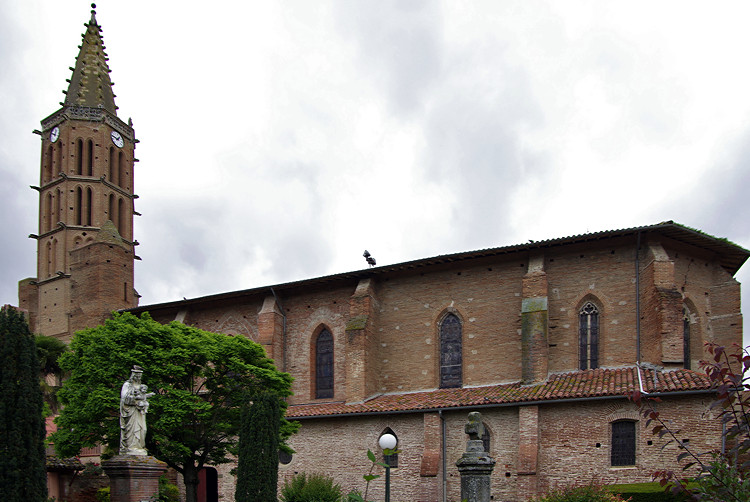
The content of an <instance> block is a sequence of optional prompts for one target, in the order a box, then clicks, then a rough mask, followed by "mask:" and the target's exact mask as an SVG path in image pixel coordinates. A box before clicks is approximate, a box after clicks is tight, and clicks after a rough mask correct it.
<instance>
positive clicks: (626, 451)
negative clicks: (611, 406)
mask: <svg viewBox="0 0 750 502" xmlns="http://www.w3.org/2000/svg"><path fill="white" fill-rule="evenodd" d="M635 424H636V423H635V422H633V421H630V420H621V421H619V422H612V466H613V467H618V466H624V465H635Z"/></svg>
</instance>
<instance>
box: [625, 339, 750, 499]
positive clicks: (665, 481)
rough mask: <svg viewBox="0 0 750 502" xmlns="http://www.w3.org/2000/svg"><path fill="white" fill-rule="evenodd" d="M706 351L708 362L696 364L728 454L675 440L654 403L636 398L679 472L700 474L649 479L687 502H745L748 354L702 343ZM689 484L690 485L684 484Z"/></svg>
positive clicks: (662, 473)
mask: <svg viewBox="0 0 750 502" xmlns="http://www.w3.org/2000/svg"><path fill="white" fill-rule="evenodd" d="M706 350H707V351H708V353H709V354H710V355H711V359H712V360H709V361H701V368H702V369H703V370H704V371H705V372H706V374H707V375H708V378H709V380H710V381H711V383H712V384H713V387H714V388H715V390H716V398H715V399H714V401H713V403H712V404H711V408H712V409H713V410H715V411H716V412H717V414H718V417H719V419H720V420H721V423H722V424H723V439H724V442H725V444H726V445H727V446H728V447H729V449H728V450H727V451H725V452H717V451H710V452H697V451H695V450H693V449H692V448H691V447H690V446H689V444H688V443H685V442H683V441H680V440H679V439H678V438H677V434H678V433H680V431H679V430H674V429H673V428H672V427H671V425H670V423H669V421H668V420H666V419H665V418H663V417H662V416H661V414H660V412H658V411H657V410H656V409H655V407H654V404H655V403H658V402H659V401H660V400H659V398H649V397H647V396H642V395H641V394H640V393H638V392H636V393H634V394H633V395H632V396H631V398H632V399H633V401H634V402H635V403H636V404H637V405H639V406H640V407H641V410H642V414H643V417H644V418H646V426H647V427H652V429H651V432H652V434H655V435H658V436H659V437H660V438H664V439H666V443H665V445H664V446H666V445H668V444H671V443H675V444H677V446H678V448H680V450H681V452H680V454H679V455H678V456H677V460H678V461H680V462H683V466H682V467H683V471H685V470H687V469H690V468H691V467H697V468H698V469H699V474H698V476H697V477H696V478H695V479H694V480H691V479H689V478H687V477H686V476H680V475H679V473H676V472H674V471H672V470H669V469H663V470H659V471H656V472H655V473H654V479H658V480H659V482H660V483H661V484H662V486H665V487H666V488H667V489H669V490H670V491H672V492H673V493H683V494H686V495H688V496H690V498H691V499H692V500H710V501H717V502H724V501H737V502H746V501H747V500H749V499H748V496H750V481H748V480H749V479H750V459H748V453H750V353H748V350H747V348H744V349H743V348H742V347H741V346H739V345H735V346H734V349H733V350H732V351H727V350H726V349H725V348H724V347H722V346H719V345H717V344H715V343H711V342H707V343H706ZM690 481H693V483H691V484H689V482H690Z"/></svg>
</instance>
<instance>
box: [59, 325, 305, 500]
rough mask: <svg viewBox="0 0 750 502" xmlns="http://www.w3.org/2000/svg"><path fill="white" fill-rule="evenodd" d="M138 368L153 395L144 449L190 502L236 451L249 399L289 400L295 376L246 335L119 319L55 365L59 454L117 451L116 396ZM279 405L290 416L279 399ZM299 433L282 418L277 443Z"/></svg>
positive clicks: (83, 338)
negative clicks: (175, 477) (99, 447)
mask: <svg viewBox="0 0 750 502" xmlns="http://www.w3.org/2000/svg"><path fill="white" fill-rule="evenodd" d="M136 364H137V365H139V366H141V367H143V368H144V374H143V382H144V383H145V384H147V385H148V386H149V392H155V393H156V395H155V396H153V397H152V398H151V399H150V407H149V412H148V417H147V423H148V430H147V435H146V448H147V449H148V451H149V454H150V455H153V456H154V457H156V458H158V459H160V460H162V461H164V462H166V463H167V464H168V465H169V466H170V467H172V468H174V469H175V470H176V471H177V472H179V473H181V474H182V476H183V478H184V480H185V488H186V500H187V502H195V501H196V498H197V486H198V471H199V470H200V469H201V468H202V467H203V466H204V465H206V464H208V465H218V464H223V463H226V462H229V461H230V454H236V453H237V441H238V440H237V436H238V434H239V430H240V423H241V411H242V407H243V404H244V402H245V401H246V400H247V396H248V395H255V394H258V393H261V392H264V391H268V392H273V393H275V394H276V395H277V396H280V397H283V396H288V395H290V394H291V391H290V387H291V383H292V377H291V376H289V374H287V373H282V372H280V371H278V370H277V369H276V368H275V366H274V364H273V362H272V361H271V360H270V359H269V358H267V357H266V354H265V351H264V350H263V347H261V346H260V345H258V344H257V343H255V342H253V341H251V340H248V339H247V338H244V337H241V336H234V337H233V336H228V335H223V334H218V333H210V332H208V331H203V330H200V329H197V328H194V327H191V326H185V325H184V324H181V323H178V322H172V323H170V324H166V325H165V324H160V323H158V322H156V321H154V320H153V319H152V318H151V317H150V316H149V315H148V314H143V315H142V316H141V317H140V318H138V317H136V316H134V315H133V314H130V313H122V314H117V313H115V314H114V315H113V317H112V319H109V320H108V321H107V322H106V323H105V324H104V326H98V327H96V328H90V329H86V330H83V331H80V332H78V333H76V335H75V336H74V338H73V340H72V342H71V344H70V352H68V353H66V354H64V355H63V356H62V357H61V358H60V366H61V367H62V369H63V371H65V372H66V373H67V374H69V375H70V377H69V378H68V379H67V380H66V381H65V383H64V384H63V387H62V389H60V391H59V393H58V396H59V398H60V401H61V402H62V404H63V406H64V407H63V409H62V412H61V414H60V416H59V417H58V418H57V419H56V422H57V425H58V431H57V432H56V433H55V434H54V435H53V437H52V439H53V441H54V442H55V447H56V449H57V451H58V452H59V453H60V454H61V455H62V456H71V455H75V454H77V453H78V452H79V451H80V450H81V448H84V447H93V446H94V445H96V444H97V443H103V444H105V445H107V446H108V447H109V448H110V449H111V450H112V451H117V448H118V446H119V441H120V425H119V405H120V389H121V386H122V383H123V382H124V381H125V380H126V379H127V378H128V377H129V375H130V370H131V368H132V367H133V365H136ZM280 406H281V409H282V410H283V411H285V410H286V404H285V403H284V402H280ZM281 416H282V417H283V413H282V414H281ZM297 427H298V425H297V424H293V423H290V422H288V421H287V420H286V419H284V418H280V419H279V436H280V441H281V443H282V445H283V444H284V441H285V440H286V438H288V437H289V436H290V435H291V434H292V433H294V432H295V431H296V428H297ZM287 448H288V447H287Z"/></svg>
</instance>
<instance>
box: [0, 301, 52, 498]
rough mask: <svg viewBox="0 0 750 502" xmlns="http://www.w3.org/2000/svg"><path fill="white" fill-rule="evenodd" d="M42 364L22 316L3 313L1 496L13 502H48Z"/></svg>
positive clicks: (0, 328) (0, 313) (0, 320)
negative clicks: (41, 385)
mask: <svg viewBox="0 0 750 502" xmlns="http://www.w3.org/2000/svg"><path fill="white" fill-rule="evenodd" d="M42 403H43V400H42V391H41V389H40V388H39V361H38V359H37V354H36V347H35V345H34V338H33V337H32V336H31V334H30V333H29V326H28V324H27V323H26V319H25V318H24V316H23V314H21V313H20V312H18V311H17V310H15V309H14V308H12V307H9V306H5V307H3V308H2V309H0V493H2V494H3V496H2V499H3V500H4V501H9V502H42V501H46V500H47V474H46V468H45V460H46V456H45V453H44V436H45V424H44V419H43V418H42Z"/></svg>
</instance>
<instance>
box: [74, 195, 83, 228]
mask: <svg viewBox="0 0 750 502" xmlns="http://www.w3.org/2000/svg"><path fill="white" fill-rule="evenodd" d="M82 206H83V190H82V189H81V187H77V188H76V204H75V208H74V211H75V224H76V225H81V224H82V221H83V217H82V215H81V210H82Z"/></svg>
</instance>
